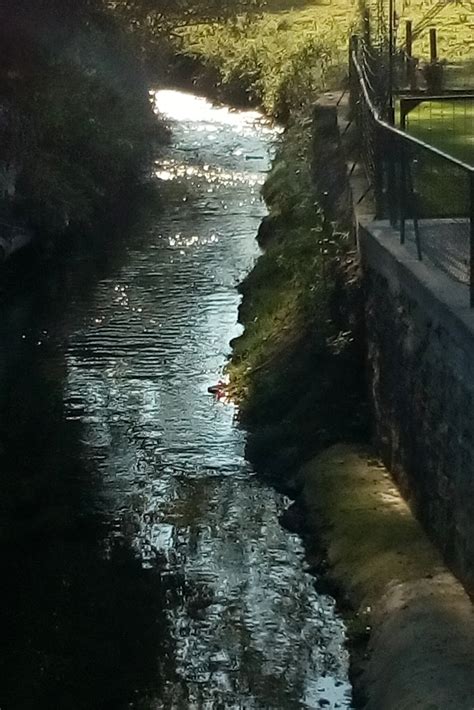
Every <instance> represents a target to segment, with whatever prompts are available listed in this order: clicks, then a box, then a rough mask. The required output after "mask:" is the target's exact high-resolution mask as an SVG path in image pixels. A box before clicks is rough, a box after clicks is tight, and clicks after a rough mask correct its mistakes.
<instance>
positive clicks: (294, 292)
mask: <svg viewBox="0 0 474 710" xmlns="http://www.w3.org/2000/svg"><path fill="white" fill-rule="evenodd" d="M310 153H311V131H310V126H309V125H308V121H307V120H304V119H300V120H295V122H294V123H293V125H292V127H291V128H290V129H288V130H287V132H286V136H285V139H284V142H283V144H282V145H281V147H280V149H279V152H278V155H277V157H276V160H275V162H274V165H273V169H272V172H271V173H270V176H269V178H268V180H267V182H266V184H265V186H264V190H263V192H264V197H265V200H266V202H267V205H268V207H269V210H270V216H269V217H268V218H267V219H266V221H265V222H264V223H263V229H262V230H261V236H262V238H263V239H264V240H265V252H264V254H263V255H262V256H261V257H260V259H259V260H258V261H257V263H256V266H255V268H254V269H253V271H252V272H251V273H250V274H249V276H248V277H247V278H246V279H245V281H244V282H243V283H242V284H241V286H240V290H241V292H242V294H243V301H242V305H241V308H240V321H241V322H242V324H243V325H244V327H245V331H244V333H243V335H242V336H240V337H239V338H237V339H236V340H235V341H233V357H232V360H231V362H230V364H229V366H228V374H229V378H230V389H231V392H232V393H233V395H234V396H236V397H237V398H238V400H239V401H240V403H241V416H242V418H243V420H244V422H245V423H246V425H247V426H248V427H249V428H250V429H251V430H253V432H254V433H253V436H252V437H251V438H250V439H249V452H248V453H249V455H250V457H251V458H252V459H253V460H254V461H257V462H258V463H259V464H260V467H261V468H263V469H264V470H265V469H268V470H270V471H271V472H272V474H273V475H275V474H287V473H288V468H290V470H291V469H294V467H295V465H296V464H297V463H298V461H300V460H301V459H302V458H303V457H305V456H307V455H309V454H311V453H313V452H314V451H317V450H318V449H320V448H322V447H323V446H325V445H328V444H329V443H331V442H334V441H337V440H339V439H340V438H351V437H352V438H357V437H359V436H360V435H361V433H362V432H363V431H364V426H365V420H364V411H363V405H362V402H363V400H364V392H363V388H364V383H363V377H361V376H360V367H361V362H362V361H361V352H360V340H361V339H360V333H358V332H357V330H358V328H360V319H359V317H358V316H359V314H358V308H357V299H358V279H357V270H356V268H355V264H354V260H353V255H352V254H351V245H350V242H349V238H348V236H347V235H346V234H340V233H336V232H335V231H334V229H333V227H332V225H331V224H330V223H328V222H327V221H326V219H325V216H324V214H323V213H322V211H321V210H320V208H319V207H318V203H317V195H316V192H315V188H314V185H313V181H312V177H311V165H310V158H309V156H310ZM265 235H266V239H265ZM354 301H355V302H354ZM350 302H352V303H351V306H350V307H349V303H350Z"/></svg>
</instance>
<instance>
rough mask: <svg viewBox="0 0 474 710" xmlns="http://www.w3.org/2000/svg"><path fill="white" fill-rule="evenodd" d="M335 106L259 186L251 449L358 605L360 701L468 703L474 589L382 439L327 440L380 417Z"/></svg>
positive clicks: (340, 591)
mask: <svg viewBox="0 0 474 710" xmlns="http://www.w3.org/2000/svg"><path fill="white" fill-rule="evenodd" d="M330 114H331V111H328V110H327V108H326V107H325V106H324V104H323V105H321V106H318V108H317V110H316V111H315V113H314V118H313V121H306V124H305V123H304V122H303V124H302V126H301V128H302V129H303V132H304V129H306V135H305V136H303V139H301V134H300V135H298V132H296V140H293V139H292V132H293V135H295V131H294V128H293V131H290V132H287V134H286V136H285V139H284V140H286V145H285V144H284V146H283V149H282V150H281V151H280V154H279V156H278V157H277V161H276V162H275V164H274V167H273V171H272V173H271V175H270V179H269V181H267V184H266V186H265V187H264V194H265V196H266V197H267V200H268V202H269V206H270V217H269V218H267V219H266V220H265V221H264V222H263V224H262V226H261V228H260V231H259V241H260V243H261V244H262V245H263V246H264V249H265V251H264V256H263V257H262V258H261V261H260V264H257V268H256V269H255V270H254V271H253V272H252V273H251V274H250V276H249V277H247V279H246V280H245V281H244V283H243V285H242V287H241V290H242V293H243V303H242V306H241V308H240V314H241V321H242V322H243V324H244V326H245V328H246V331H245V332H244V334H243V336H241V338H239V339H238V340H237V341H236V343H234V352H233V361H232V364H231V366H230V368H229V371H230V374H231V386H232V385H233V386H234V392H236V394H237V395H238V396H240V397H241V398H242V400H243V406H242V415H243V420H244V422H245V423H246V424H247V425H248V426H249V428H250V431H251V436H250V439H249V445H248V454H249V456H250V458H251V460H253V461H254V462H255V464H256V466H257V468H258V470H259V471H261V472H262V473H263V474H264V475H265V476H266V477H267V478H268V479H269V480H271V481H273V482H274V484H275V485H276V486H278V487H279V488H282V489H283V490H285V491H287V492H289V493H290V494H291V495H292V497H294V498H296V503H295V504H294V505H293V506H291V507H290V509H289V510H287V511H286V512H285V513H284V515H283V516H282V522H283V524H284V525H285V526H287V527H288V528H289V529H291V530H292V531H293V532H294V531H297V532H299V533H300V534H301V536H302V537H303V539H304V541H305V544H306V546H307V552H308V560H309V568H310V569H311V570H312V571H313V572H314V573H315V574H316V576H317V577H318V578H319V582H318V583H319V584H322V585H327V584H328V583H329V588H330V589H331V590H332V591H333V593H334V594H335V596H336V598H337V599H338V600H339V602H340V603H341V606H342V608H347V609H348V616H349V618H350V621H349V639H350V645H351V657H352V678H353V683H354V688H355V695H356V698H355V701H356V704H357V707H361V708H365V709H366V710H402V709H403V710H405V709H406V710H412V708H423V709H430V710H438V709H439V710H445V709H446V708H449V709H450V710H472V698H473V697H474V687H473V680H472V679H473V677H474V675H473V672H472V671H473V669H474V646H473V638H474V633H473V631H474V626H473V623H474V621H473V613H472V603H471V600H470V599H469V597H468V595H467V594H466V592H465V590H464V589H463V588H462V586H461V584H460V583H459V581H457V580H456V579H455V577H454V576H453V575H452V574H451V573H450V572H449V570H448V569H447V567H446V566H445V565H444V564H443V562H442V559H441V556H440V554H439V553H438V552H437V551H436V549H435V548H434V546H433V545H432V544H431V543H430V542H429V540H428V539H427V537H426V535H425V533H424V532H423V530H422V528H421V526H420V525H419V524H418V523H417V522H416V520H415V518H414V516H413V514H412V513H411V511H410V509H409V507H408V505H407V504H406V503H405V502H404V500H403V499H402V497H401V495H400V493H399V492H398V491H397V489H396V487H395V485H394V483H393V482H392V481H391V479H390V476H389V474H388V472H387V471H386V470H385V468H384V467H383V465H382V464H381V463H380V462H379V461H378V460H377V459H376V458H375V457H374V455H373V454H372V453H370V451H368V450H367V449H365V448H360V445H359V444H358V445H357V446H353V445H345V446H341V445H338V446H335V447H334V446H331V445H333V444H334V443H335V442H337V441H339V442H340V441H344V440H345V441H351V440H352V441H354V439H355V438H356V436H357V435H358V438H359V441H360V442H363V441H364V440H365V441H368V439H369V427H368V419H367V415H366V414H365V416H364V409H365V405H364V399H365V392H366V383H365V367H364V362H365V348H364V344H365V332H364V331H365V324H364V317H363V302H364V291H363V289H362V287H361V279H360V272H359V267H358V255H357V253H356V252H353V251H351V246H350V244H351V242H350V240H349V239H348V238H347V237H346V236H344V234H341V233H340V232H339V231H338V230H339V229H340V228H341V226H342V225H344V223H346V225H347V221H346V220H347V204H348V203H347V181H346V178H345V175H346V168H345V161H344V157H343V156H342V155H341V151H340V144H339V141H338V139H337V137H336V136H335V133H336V132H337V125H336V123H335V122H334V120H333V117H332V116H331V115H330ZM311 134H312V139H311V138H310V136H311ZM310 156H312V165H311V160H310ZM341 165H342V172H341ZM302 175H303V176H305V177H304V178H303V179H302V178H301V176H302ZM341 175H342V179H338V178H341ZM310 177H311V180H310V179H309V178H310ZM318 204H324V205H325V210H324V213H322V214H321V212H320V211H319V212H318V208H317V206H316V205H318ZM315 206H316V209H314V207H315ZM341 206H342V209H341ZM308 215H311V216H310V217H308ZM328 217H329V218H330V222H329V221H328ZM335 224H336V225H337V227H336V228H335V226H334V225H335ZM348 231H350V230H349V229H348ZM305 235H306V238H305ZM265 262H266V263H265ZM269 274H270V276H271V278H270V279H269V278H268V277H269ZM301 275H302V276H303V278H301ZM269 283H270V284H271V285H269ZM295 291H296V293H295ZM288 294H289V295H290V296H291V298H290V299H287V298H286V297H287V296H288ZM314 296H316V298H314ZM328 321H329V323H328ZM332 328H333V329H334V330H331V329H332ZM354 383H357V386H358V387H359V388H360V390H357V387H354ZM358 391H359V392H362V394H361V395H360V396H359V397H358V396H357V395H356V396H355V393H357V392H358ZM354 405H355V406H354ZM341 411H342V412H343V415H342V416H340V414H339V412H341ZM335 413H336V416H334V415H335ZM354 423H357V427H356V426H354ZM364 423H365V432H364ZM347 424H350V425H351V427H352V428H350V427H348V426H347ZM321 452H322V453H321ZM315 453H316V454H317V456H316V457H314V455H315ZM308 459H309V460H310V463H309V464H308V463H307V464H306V465H304V466H303V467H302V468H300V465H299V464H300V462H301V461H305V460H306V461H307V460H308Z"/></svg>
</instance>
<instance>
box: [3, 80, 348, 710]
mask: <svg viewBox="0 0 474 710" xmlns="http://www.w3.org/2000/svg"><path fill="white" fill-rule="evenodd" d="M156 102H157V106H158V107H159V108H160V110H161V111H162V112H163V113H165V114H167V115H168V117H169V119H170V122H171V125H172V129H173V144H172V146H171V147H170V148H169V149H167V150H166V152H165V155H161V156H160V158H159V160H157V162H156V166H155V168H156V175H155V177H156V179H157V180H161V181H162V184H163V186H164V188H165V195H166V205H165V209H164V212H162V213H160V214H159V215H158V216H156V215H155V216H154V218H153V219H152V220H148V221H146V220H145V223H144V224H143V225H141V224H138V226H137V225H135V229H134V233H135V234H134V237H133V238H132V237H130V238H129V239H128V240H123V239H119V238H117V245H116V247H115V249H114V247H113V246H112V248H111V250H110V251H111V252H112V255H110V254H109V257H108V258H107V259H105V260H104V262H103V263H102V262H101V261H100V260H99V262H92V261H91V260H89V261H88V260H87V259H85V260H83V263H81V260H80V259H78V258H77V257H76V263H74V264H72V265H71V266H70V267H68V268H67V269H63V271H62V275H61V277H60V278H59V277H56V278H55V279H45V278H43V279H42V278H40V277H38V278H37V279H36V283H34V284H29V286H28V289H23V290H19V292H18V293H17V294H13V295H11V296H10V297H9V298H8V299H7V300H5V302H4V303H3V305H2V307H1V314H0V315H1V322H0V382H1V385H2V387H1V395H0V396H1V400H0V408H1V431H0V457H1V463H2V470H1V474H2V480H3V484H2V489H3V490H2V502H1V505H0V516H1V517H0V523H1V529H0V534H1V538H0V540H1V546H2V557H3V566H4V570H3V572H4V576H3V579H4V583H3V584H2V588H1V591H0V608H1V610H0V621H1V624H2V636H3V640H4V641H5V643H4V644H2V650H1V651H0V677H1V679H2V680H1V681H0V683H1V687H0V707H1V708H2V710H18V709H21V710H23V709H24V710H29V709H30V708H31V709H32V708H35V710H38V709H41V710H42V709H43V708H44V709H45V710H46V708H47V709H48V710H53V709H54V710H75V709H76V708H81V710H82V708H84V710H86V709H87V710H95V709H96V708H97V709H101V710H102V709H107V708H110V709H111V710H120V709H121V708H127V707H130V708H143V709H145V708H147V709H150V710H152V709H158V708H166V709H168V708H169V709H173V708H196V709H197V708H204V709H211V708H212V709H214V708H215V709H216V710H217V709H220V708H249V709H250V708H270V709H273V708H275V709H281V710H290V709H291V710H293V709H296V708H319V707H327V708H349V707H350V702H351V701H350V686H349V684H348V681H347V666H348V659H347V653H346V651H345V649H344V628H343V624H342V621H341V620H340V619H339V618H338V616H337V614H336V611H335V607H334V602H333V600H332V599H331V598H330V597H328V596H325V595H321V594H318V593H317V592H316V590H315V587H314V580H313V579H312V578H311V577H310V576H309V575H307V574H305V572H304V571H303V568H304V559H303V550H302V545H301V543H300V541H299V539H298V538H297V537H296V536H294V535H291V534H289V533H287V532H285V531H284V530H283V529H282V528H281V527H280V526H279V524H278V515H279V514H280V513H281V511H282V510H283V509H284V507H285V504H286V501H285V500H284V498H283V497H282V496H281V495H279V494H277V493H276V492H275V491H274V490H272V489H271V488H269V487H268V486H266V485H264V484H263V483H262V482H261V481H260V480H259V479H258V477H257V476H256V475H255V474H254V472H253V471H252V470H251V468H250V466H249V464H248V463H247V462H246V461H245V458H244V445H245V432H244V431H242V430H241V429H240V428H239V427H238V426H236V422H235V410H234V408H233V407H232V406H231V405H229V404H224V403H222V402H219V401H216V400H214V399H213V398H212V397H211V396H210V395H209V394H208V393H207V388H208V386H209V385H212V384H214V383H215V382H216V381H217V380H218V379H219V378H220V377H221V376H222V368H223V365H224V363H225V360H226V357H227V356H228V353H229V345H228V343H229V340H230V339H231V338H232V337H234V336H235V335H236V334H238V332H239V328H238V326H237V324H236V317H237V307H238V303H239V297H238V294H237V292H236V290H235V286H236V284H237V282H238V281H239V280H240V279H241V278H242V277H243V276H244V275H245V274H246V273H247V272H248V270H249V269H250V268H251V266H252V264H253V262H254V260H255V259H256V257H257V256H258V251H257V247H256V242H255V238H254V237H255V234H256V231H257V228H258V224H259V221H260V219H261V218H262V216H263V214H264V206H263V205H262V203H261V200H260V197H259V189H260V185H261V183H262V182H263V179H264V175H265V171H267V170H268V167H269V154H270V152H271V147H272V142H273V141H274V138H275V130H274V129H273V128H271V127H270V126H269V125H268V124H266V123H265V121H263V120H262V118H261V116H259V115H258V114H257V113H254V112H249V111H232V110H229V109H227V108H222V107H221V108H217V107H213V106H212V105H211V104H209V103H208V102H207V101H205V100H204V99H201V98H198V97H194V96H192V95H186V94H183V93H179V92H171V91H160V92H158V93H157V94H156ZM112 244H113V242H112ZM78 274H80V277H79V276H78Z"/></svg>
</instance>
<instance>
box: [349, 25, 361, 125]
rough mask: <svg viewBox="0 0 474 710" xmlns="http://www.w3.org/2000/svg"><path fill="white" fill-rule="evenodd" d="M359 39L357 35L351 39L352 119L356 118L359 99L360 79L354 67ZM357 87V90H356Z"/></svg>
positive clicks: (350, 95) (350, 90)
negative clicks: (354, 55)
mask: <svg viewBox="0 0 474 710" xmlns="http://www.w3.org/2000/svg"><path fill="white" fill-rule="evenodd" d="M358 42H359V38H358V37H357V35H351V37H350V38H349V112H350V118H354V116H355V111H356V109H357V107H356V104H357V101H358V97H359V91H358V77H357V76H356V70H355V67H354V61H353V56H352V55H353V54H356V55H357V52H358V46H359V45H358ZM356 87H357V90H356Z"/></svg>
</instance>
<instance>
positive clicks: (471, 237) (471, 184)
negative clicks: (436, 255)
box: [469, 172, 474, 308]
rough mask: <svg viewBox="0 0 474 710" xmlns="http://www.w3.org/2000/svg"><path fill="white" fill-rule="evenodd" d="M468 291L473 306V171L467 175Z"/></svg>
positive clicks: (473, 306) (472, 306)
mask: <svg viewBox="0 0 474 710" xmlns="http://www.w3.org/2000/svg"><path fill="white" fill-rule="evenodd" d="M469 292H470V299H469V302H470V306H471V308H474V173H472V172H471V173H470V175H469Z"/></svg>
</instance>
